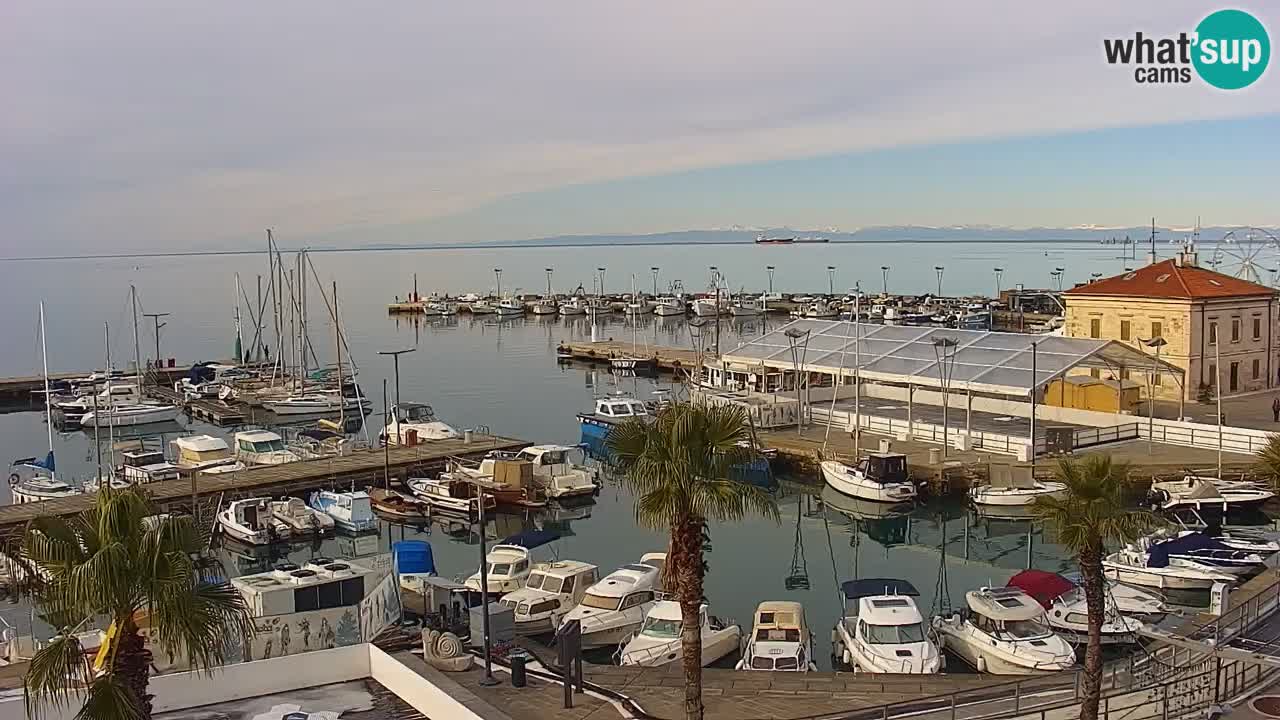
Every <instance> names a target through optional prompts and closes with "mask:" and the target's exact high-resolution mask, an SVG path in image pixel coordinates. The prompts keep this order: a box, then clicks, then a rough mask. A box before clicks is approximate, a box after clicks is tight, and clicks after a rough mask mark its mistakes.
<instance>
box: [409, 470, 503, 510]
mask: <svg viewBox="0 0 1280 720" xmlns="http://www.w3.org/2000/svg"><path fill="white" fill-rule="evenodd" d="M405 484H406V485H407V486H408V487H409V490H410V491H411V492H412V493H413V494H414V495H415V496H417V497H418V498H420V499H421V500H422V501H423V502H425V503H426V504H427V505H428V506H429V507H430V508H431V509H432V510H441V511H444V512H453V513H460V514H463V515H469V516H475V515H478V514H479V513H480V500H479V498H478V497H477V494H478V493H477V490H476V488H475V486H474V485H473V484H471V483H468V482H466V481H465V480H454V479H451V478H409V479H408V480H406V481H405ZM497 507H498V501H497V500H496V499H494V497H493V495H488V494H486V495H485V496H484V509H485V510H486V511H489V510H496V509H497Z"/></svg>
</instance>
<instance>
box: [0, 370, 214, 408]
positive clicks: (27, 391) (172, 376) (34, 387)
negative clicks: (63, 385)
mask: <svg viewBox="0 0 1280 720" xmlns="http://www.w3.org/2000/svg"><path fill="white" fill-rule="evenodd" d="M190 372H191V366H190V365H182V366H172V367H160V368H147V370H146V375H147V378H148V381H151V380H152V379H154V378H155V377H157V376H158V377H159V379H160V381H161V382H164V383H166V384H167V385H169V386H172V385H173V383H174V382H175V381H176V380H178V379H179V378H183V377H186V376H187V374H188V373H190ZM88 375H89V372H88V371H84V372H62V373H49V382H50V383H51V384H52V383H60V382H69V381H71V380H81V379H83V378H85V377H88ZM117 382H122V383H133V382H134V376H133V375H130V374H128V373H126V374H125V375H123V376H121V378H120V379H119V380H118V381H117ZM43 392H44V377H42V376H40V375H31V376H20V377H6V378H0V412H21V411H24V410H34V409H36V405H37V404H38V405H40V409H42V410H43V407H44V398H43V397H42V396H41V395H40V394H41V393H43ZM37 399H38V400H39V402H38V403H37Z"/></svg>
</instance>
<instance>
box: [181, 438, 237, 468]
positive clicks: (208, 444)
mask: <svg viewBox="0 0 1280 720" xmlns="http://www.w3.org/2000/svg"><path fill="white" fill-rule="evenodd" d="M169 446H170V447H172V448H173V451H174V452H173V454H174V459H176V460H177V461H178V462H177V465H178V467H179V468H181V469H183V470H188V471H195V472H202V473H209V474H214V473H226V472H239V471H241V470H244V468H245V464H244V463H242V462H240V461H239V460H236V456H235V455H234V454H232V452H231V446H230V445H227V441H226V440H223V439H222V438H220V437H214V436H213V435H188V436H187V437H180V438H174V439H173V440H172V441H170V442H169Z"/></svg>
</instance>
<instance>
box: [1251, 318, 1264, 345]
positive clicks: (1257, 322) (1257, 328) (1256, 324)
mask: <svg viewBox="0 0 1280 720" xmlns="http://www.w3.org/2000/svg"><path fill="white" fill-rule="evenodd" d="M1253 339H1254V340H1261V339H1262V318H1254V319H1253Z"/></svg>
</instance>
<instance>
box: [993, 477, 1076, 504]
mask: <svg viewBox="0 0 1280 720" xmlns="http://www.w3.org/2000/svg"><path fill="white" fill-rule="evenodd" d="M1066 493H1067V486H1066V483H1060V482H1056V481H1051V480H1036V479H1035V478H1033V477H1032V476H1031V474H1030V472H1026V473H1019V472H1012V473H1010V474H1008V475H998V474H993V475H992V476H991V482H989V483H986V484H983V485H975V486H973V487H972V488H970V489H969V500H970V501H972V502H973V504H974V505H998V506H1002V507H1015V506H1022V505H1030V504H1032V503H1034V502H1035V501H1036V498H1038V497H1059V498H1060V497H1063V496H1065V495H1066Z"/></svg>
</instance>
